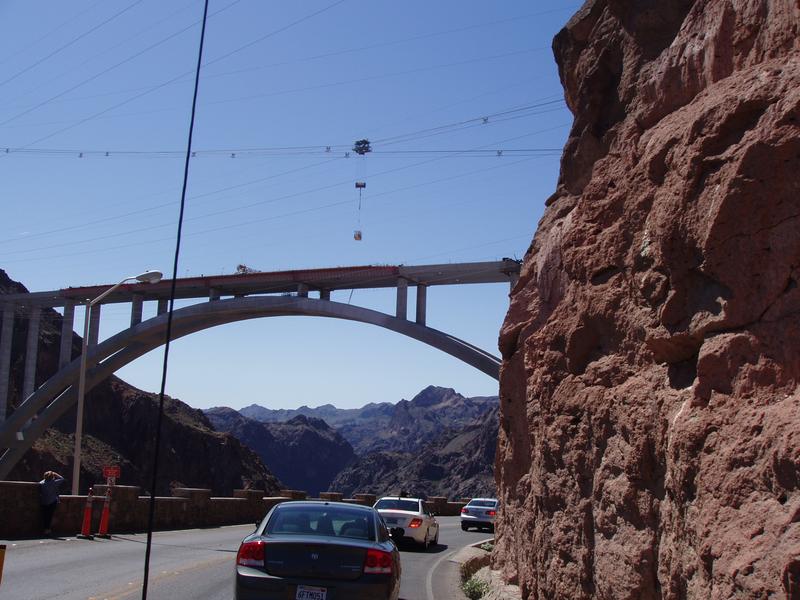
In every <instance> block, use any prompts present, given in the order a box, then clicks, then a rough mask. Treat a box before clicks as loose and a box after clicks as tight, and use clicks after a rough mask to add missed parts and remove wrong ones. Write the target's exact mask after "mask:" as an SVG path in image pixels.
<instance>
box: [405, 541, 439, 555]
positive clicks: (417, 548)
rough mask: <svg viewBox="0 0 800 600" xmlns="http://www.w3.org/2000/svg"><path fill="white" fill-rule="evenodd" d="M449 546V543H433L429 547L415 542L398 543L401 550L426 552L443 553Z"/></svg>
mask: <svg viewBox="0 0 800 600" xmlns="http://www.w3.org/2000/svg"><path fill="white" fill-rule="evenodd" d="M448 548H449V546H448V545H447V544H431V545H430V547H429V548H427V549H426V548H423V547H422V546H418V545H417V544H414V543H413V542H406V543H404V544H398V545H397V549H398V550H400V551H401V552H418V553H424V554H441V553H442V552H445V551H446V550H447V549H448Z"/></svg>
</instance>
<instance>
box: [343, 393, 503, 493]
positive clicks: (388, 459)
mask: <svg viewBox="0 0 800 600" xmlns="http://www.w3.org/2000/svg"><path fill="white" fill-rule="evenodd" d="M497 418H498V409H497V407H495V408H494V409H492V410H490V411H489V412H488V413H486V414H484V415H483V417H482V422H481V423H480V424H472V425H469V426H467V427H465V428H463V429H461V430H459V431H455V432H454V431H448V432H445V433H443V434H442V435H441V436H440V437H439V438H437V439H436V441H435V442H433V443H430V444H428V445H426V446H424V447H423V448H422V449H421V450H419V451H417V452H391V451H379V452H369V453H367V454H366V455H364V456H362V457H361V458H359V459H358V460H357V461H356V462H354V463H353V464H352V465H351V466H349V467H348V468H346V469H345V470H343V471H342V472H341V473H340V474H339V475H338V476H337V477H336V479H334V480H333V482H332V483H331V486H330V489H331V490H332V491H339V492H343V493H344V494H345V495H351V494H352V493H353V492H356V491H359V492H367V493H373V494H377V495H385V494H398V493H400V491H401V490H402V491H405V492H407V493H408V494H410V495H422V496H445V497H448V498H463V497H474V496H494V495H495V483H494V468H493V467H494V458H495V448H496V446H497V427H498V424H497Z"/></svg>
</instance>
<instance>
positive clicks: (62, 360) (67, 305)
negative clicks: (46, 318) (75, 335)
mask: <svg viewBox="0 0 800 600" xmlns="http://www.w3.org/2000/svg"><path fill="white" fill-rule="evenodd" d="M74 324H75V302H73V301H72V300H68V301H66V302H64V317H63V319H61V345H60V348H59V351H58V368H59V369H63V368H64V367H66V366H67V365H68V364H69V363H71V362H72V327H73V326H74Z"/></svg>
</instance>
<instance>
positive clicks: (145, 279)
mask: <svg viewBox="0 0 800 600" xmlns="http://www.w3.org/2000/svg"><path fill="white" fill-rule="evenodd" d="M162 277H163V274H162V273H161V271H145V272H144V273H142V274H141V275H135V276H132V277H126V278H125V279H123V280H122V281H120V282H119V283H118V284H116V285H112V286H111V287H110V288H108V289H107V290H106V291H105V292H103V293H102V294H100V295H99V296H98V297H97V298H95V299H94V300H92V301H90V302H89V303H88V304H87V305H86V314H85V315H84V323H83V350H82V351H81V368H80V372H79V375H78V416H77V418H76V420H75V464H74V465H73V466H72V495H73V496H77V495H78V487H79V483H80V477H81V440H82V438H83V396H84V393H85V388H86V358H87V357H86V355H87V354H88V352H89V322H90V321H91V319H92V307H93V306H94V305H95V304H97V303H98V302H100V301H101V300H102V299H103V298H105V297H106V296H108V295H109V294H110V293H111V292H113V291H114V290H116V289H117V288H118V287H119V286H121V285H122V284H123V283H125V282H127V281H131V280H133V279H135V280H136V281H139V282H141V283H158V282H159V281H161V278H162Z"/></svg>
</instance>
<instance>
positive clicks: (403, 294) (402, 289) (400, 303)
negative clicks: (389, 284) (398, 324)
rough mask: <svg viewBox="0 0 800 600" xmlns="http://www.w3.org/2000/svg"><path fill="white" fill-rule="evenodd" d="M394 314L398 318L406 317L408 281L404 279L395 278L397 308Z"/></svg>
mask: <svg viewBox="0 0 800 600" xmlns="http://www.w3.org/2000/svg"><path fill="white" fill-rule="evenodd" d="M395 315H396V316H397V318H398V319H403V320H406V319H408V281H407V280H405V279H398V280H397V310H396V312H395Z"/></svg>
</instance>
